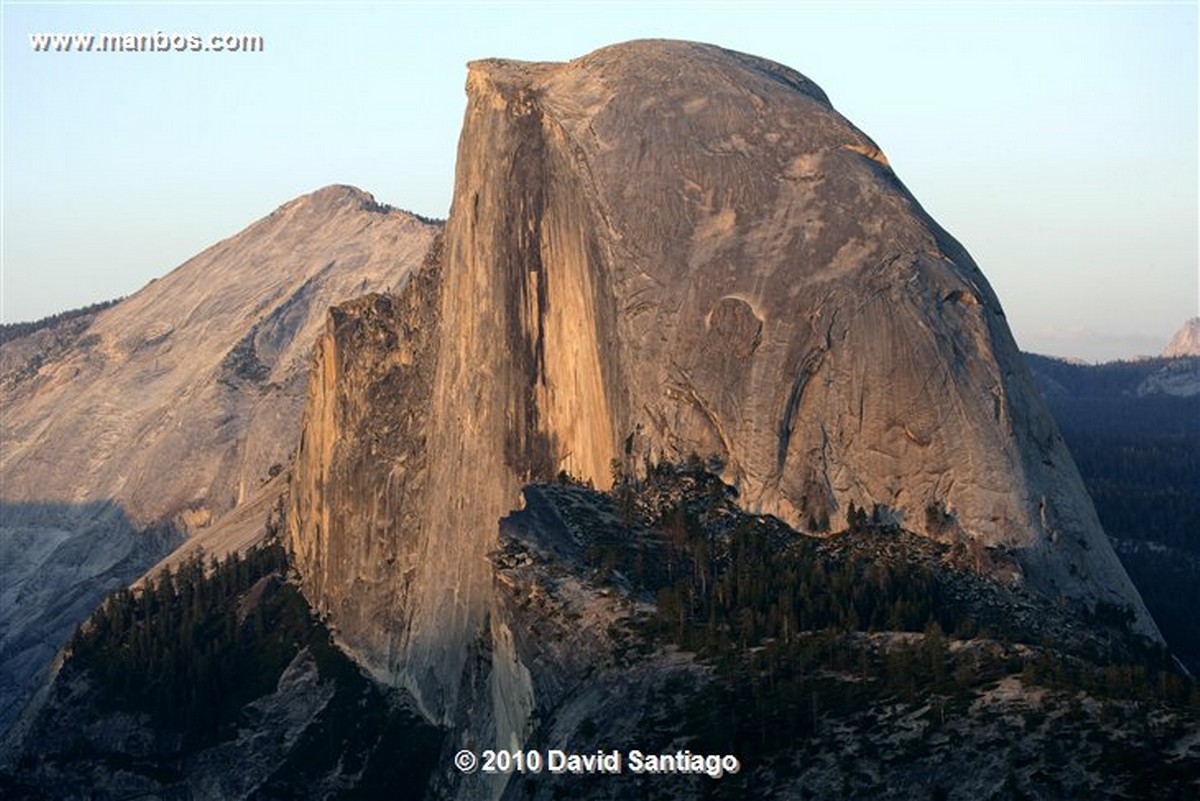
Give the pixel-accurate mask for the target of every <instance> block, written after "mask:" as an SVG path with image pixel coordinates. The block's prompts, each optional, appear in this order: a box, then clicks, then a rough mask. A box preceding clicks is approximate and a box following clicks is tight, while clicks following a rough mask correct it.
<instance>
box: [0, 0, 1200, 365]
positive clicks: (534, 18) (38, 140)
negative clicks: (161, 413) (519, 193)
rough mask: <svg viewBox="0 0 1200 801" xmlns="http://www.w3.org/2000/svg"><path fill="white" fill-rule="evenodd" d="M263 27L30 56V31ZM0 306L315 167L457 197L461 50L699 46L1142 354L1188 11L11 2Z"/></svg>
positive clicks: (1171, 225)
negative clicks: (257, 42)
mask: <svg viewBox="0 0 1200 801" xmlns="http://www.w3.org/2000/svg"><path fill="white" fill-rule="evenodd" d="M158 31H162V32H165V33H172V34H173V33H182V34H192V33H195V34H200V35H203V36H208V35H210V34H224V33H256V34H260V35H261V36H262V37H263V39H264V43H265V49H264V51H263V52H261V53H238V54H229V53H190V52H184V53H177V52H168V53H122V54H100V53H37V52H34V51H33V48H32V47H31V44H30V39H29V36H30V34H31V33H127V32H129V33H151V34H153V33H156V32H158ZM2 37H3V38H2V42H3V76H2V97H3V100H2V103H3V131H2V135H3V144H2V151H3V213H2V222H3V247H2V257H3V264H2V278H3V282H2V289H0V292H2V296H0V315H2V318H3V320H4V321H6V322H12V321H18V320H26V319H32V318H37V317H41V316H44V315H47V314H51V313H54V312H57V311H62V310H65V309H69V308H74V307H77V306H81V305H84V304H87V303H92V302H95V301H99V300H104V299H107V298H111V297H114V296H117V295H125V294H129V293H131V292H134V291H136V290H137V289H138V288H139V287H141V286H142V285H144V284H145V283H146V282H147V281H149V280H150V279H152V278H154V277H157V276H160V275H163V274H165V273H166V272H168V271H169V270H171V269H172V268H174V267H175V266H177V265H179V264H180V263H182V262H183V261H185V260H186V259H187V258H189V257H190V256H192V255H194V254H195V253H197V252H199V251H200V250H202V249H203V248H205V247H207V246H208V245H210V244H213V243H214V242H216V241H218V240H220V239H223V238H225V237H228V236H230V235H232V234H235V233H236V232H238V231H239V230H241V229H242V228H244V227H245V226H247V225H249V224H250V223H252V222H253V221H254V220H256V219H258V218H259V217H261V216H263V215H265V214H267V213H269V212H270V211H271V210H272V209H274V208H275V207H276V206H278V205H279V204H281V203H283V202H285V201H287V200H289V199H291V198H293V197H295V196H297V195H300V194H303V193H305V192H309V191H311V190H313V189H316V188H318V187H321V186H324V185H326V184H330V183H349V184H354V185H356V186H359V187H361V188H363V189H366V190H368V191H370V192H372V193H373V194H374V195H375V196H376V198H377V199H379V200H380V201H382V202H386V203H390V204H392V205H395V206H399V207H401V208H407V209H410V210H413V211H417V212H420V213H422V214H425V215H429V216H437V217H444V216H446V214H447V212H448V210H449V209H448V207H449V203H450V193H451V189H452V186H453V174H454V173H453V171H454V153H455V146H456V141H457V137H458V128H459V124H460V122H461V117H462V112H463V108H464V95H463V83H464V79H465V77H466V72H465V69H464V64H465V63H466V62H467V61H468V60H471V59H475V58H483V57H488V56H502V57H510V58H521V59H531V60H564V59H569V58H573V57H576V56H579V55H583V54H584V53H587V52H589V51H591V50H593V49H595V48H597V47H600V46H603V45H606V44H611V43H614V42H619V41H624V40H628V39H635V38H643V37H669V38H680V39H695V40H700V41H707V42H712V43H714V44H719V45H722V46H725V47H729V48H733V49H736V50H743V51H747V52H751V53H755V54H758V55H762V56H766V57H768V58H771V59H774V60H776V61H779V62H782V63H784V64H787V65H788V66H791V67H793V68H795V69H797V70H799V71H800V72H802V73H804V74H806V75H807V76H808V77H809V78H811V79H812V80H814V81H816V82H817V83H818V84H819V85H820V86H821V87H822V88H823V89H824V90H825V91H826V93H827V94H828V95H829V96H830V98H831V100H832V101H833V104H834V106H835V107H836V108H837V109H838V110H839V111H841V112H842V113H843V114H845V115H846V116H847V117H848V118H849V119H850V120H851V121H852V122H853V123H855V124H856V125H857V126H858V127H859V128H861V129H862V130H863V131H865V132H866V133H867V134H868V135H870V136H871V137H872V138H873V139H874V140H875V141H876V142H878V143H879V145H880V146H881V147H882V148H883V150H884V152H885V153H886V154H887V157H888V159H889V160H890V162H891V164H892V166H893V168H894V169H895V170H896V172H897V174H898V175H899V176H900V178H901V179H902V180H903V181H904V182H905V183H906V184H907V185H908V187H909V188H910V189H911V190H912V191H913V193H914V194H915V195H916V197H917V198H918V199H919V200H920V201H921V203H922V204H923V205H924V206H925V208H926V209H927V210H928V211H929V212H930V213H931V214H933V216H934V217H935V218H936V219H937V220H938V221H939V222H941V223H942V225H943V226H945V227H946V228H947V229H948V230H949V231H950V232H951V233H952V234H953V235H955V236H956V237H957V238H958V239H959V240H960V241H962V242H963V244H964V245H965V246H966V247H967V249H968V250H969V251H970V252H971V254H972V255H973V256H974V257H975V260H976V261H977V262H978V263H979V265H980V266H981V267H982V268H983V270H984V272H985V274H986V275H987V276H988V278H989V279H990V280H991V282H992V284H993V286H994V287H995V288H996V290H997V292H998V293H999V295H1000V299H1001V301H1002V303H1003V304H1004V307H1005V311H1006V312H1007V314H1008V319H1009V321H1010V323H1011V325H1012V326H1013V330H1014V333H1015V334H1016V337H1017V341H1018V343H1019V344H1020V345H1021V347H1022V348H1024V349H1026V350H1033V351H1037V352H1043V353H1053V354H1057V355H1063V356H1080V357H1083V358H1087V359H1092V360H1096V359H1109V358H1116V357H1131V356H1134V355H1136V354H1142V353H1156V352H1157V351H1158V350H1159V349H1160V348H1161V347H1162V346H1163V345H1164V344H1165V343H1166V341H1167V339H1168V338H1169V337H1170V335H1171V334H1172V332H1173V331H1174V330H1175V329H1177V328H1178V327H1179V326H1180V325H1181V324H1182V323H1183V321H1184V320H1185V319H1186V318H1187V317H1190V316H1193V315H1196V314H1197V313H1198V310H1197V307H1198V304H1200V287H1198V276H1197V77H1196V76H1197V9H1196V4H1195V3H1194V2H1184V3H1154V4H1151V3H1050V2H1045V3H1018V2H1009V3H971V2H957V3H945V2H942V3H913V2H892V3H887V2H874V3H847V2H842V3H803V2H792V3H787V2H776V3H762V4H753V3H703V2H687V3H611V2H610V3H600V2H596V3H571V2H558V3H532V2H530V3H509V2H505V3H501V2H497V3H450V2H446V3H391V4H388V3H357V4H356V3H336V4H333V3H305V2H289V3H190V4H189V3H172V4H164V3H158V4H151V3H125V4H118V3H104V4H83V3H67V4H64V3H56V4H51V3H17V2H8V1H7V0H5V1H4V4H3V31H2Z"/></svg>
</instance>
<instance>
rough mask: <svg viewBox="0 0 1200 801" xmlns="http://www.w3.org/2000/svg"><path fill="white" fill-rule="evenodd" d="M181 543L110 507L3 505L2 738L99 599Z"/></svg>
mask: <svg viewBox="0 0 1200 801" xmlns="http://www.w3.org/2000/svg"><path fill="white" fill-rule="evenodd" d="M182 539H183V537H182V534H181V533H180V532H178V531H177V530H176V529H175V528H174V526H172V525H170V524H157V525H153V526H150V527H148V528H139V527H137V526H135V525H134V524H133V522H132V521H131V520H130V519H129V517H128V516H127V515H126V513H125V511H124V509H123V508H122V507H121V505H120V504H118V503H115V502H113V501H94V502H88V503H57V502H17V503H14V502H3V503H0V732H6V731H7V730H8V729H9V727H10V726H11V725H12V724H13V723H14V721H16V719H17V717H18V716H19V715H20V713H21V710H22V709H23V708H24V707H25V705H26V704H27V703H28V702H29V699H30V697H31V696H32V695H33V693H34V692H35V691H36V690H37V688H38V687H39V686H41V685H43V684H44V683H45V678H46V676H47V672H48V670H49V668H50V665H51V663H52V661H53V660H54V657H55V654H57V653H58V650H59V649H60V648H61V647H62V645H63V644H64V643H65V642H66V641H67V639H68V638H69V637H70V635H71V632H72V631H73V630H74V629H75V627H76V626H77V625H78V624H79V623H80V622H81V621H83V620H84V619H85V618H86V617H87V616H88V615H89V614H91V612H92V610H94V609H95V608H96V605H97V604H99V602H100V601H101V599H103V598H104V596H105V595H107V594H108V593H110V592H112V591H113V590H115V589H117V588H119V587H124V586H127V585H128V584H129V582H131V581H132V580H134V579H135V578H137V577H138V576H139V575H141V574H142V573H143V572H144V571H145V570H146V569H148V568H149V567H150V566H152V565H153V564H154V563H155V562H157V561H158V560H159V559H161V558H162V557H163V556H165V555H166V554H168V553H170V552H171V551H172V550H174V548H175V547H177V546H178V545H179V543H180V542H181V541H182Z"/></svg>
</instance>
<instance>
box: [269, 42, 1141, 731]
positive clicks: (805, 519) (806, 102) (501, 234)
mask: <svg viewBox="0 0 1200 801" xmlns="http://www.w3.org/2000/svg"><path fill="white" fill-rule="evenodd" d="M466 90H467V110H466V114H465V118H464V122H463V130H462V135H461V139H460V143H459V152H458V166H457V177H456V183H455V191H454V200H453V206H452V210H451V216H450V220H449V222H448V223H447V227H446V231H445V239H444V242H443V244H442V246H441V248H440V251H438V252H436V253H435V254H434V255H433V257H432V258H431V259H430V260H429V262H428V264H427V266H426V270H425V272H424V273H423V275H424V278H423V279H422V280H421V281H420V282H413V283H411V284H410V285H409V287H408V288H407V289H406V291H405V293H404V294H402V295H400V296H378V297H374V298H368V299H365V300H360V301H356V302H354V303H352V304H349V305H345V306H342V307H339V308H338V309H336V310H334V311H333V312H332V313H331V315H330V318H329V321H328V323H327V328H326V333H325V335H324V337H323V339H322V340H321V343H320V345H319V347H318V350H317V355H316V361H315V368H314V370H313V372H312V377H311V388H310V400H309V405H308V407H307V410H306V412H305V421H304V434H303V441H302V443H301V447H300V454H299V457H298V460H297V467H296V476H295V481H294V485H293V486H294V492H293V495H292V504H291V511H290V514H289V523H288V541H289V546H290V548H291V550H292V551H293V552H294V554H295V557H296V565H297V567H298V569H299V571H300V573H301V575H302V577H303V581H304V591H305V593H306V595H307V597H308V598H309V600H310V602H311V603H312V604H313V605H314V606H315V607H316V608H318V609H319V610H320V611H321V612H322V613H323V614H324V615H325V616H326V618H327V620H328V622H329V624H330V626H331V628H332V629H333V631H334V633H335V636H336V638H337V640H338V642H339V643H340V644H341V645H342V646H343V647H345V648H346V649H347V650H348V651H350V652H351V653H352V654H354V655H355V656H356V658H357V659H358V660H359V661H360V662H361V663H362V664H363V665H364V666H365V667H367V668H368V669H369V670H370V671H371V672H372V674H373V675H375V676H376V677H377V678H380V679H382V680H385V681H387V682H388V683H391V684H396V685H400V686H403V687H405V688H407V689H408V690H410V691H411V692H412V694H413V696H414V697H415V699H416V701H417V704H418V705H419V707H420V708H421V709H422V711H423V712H424V713H425V715H426V716H427V717H428V718H429V719H430V720H432V721H435V722H438V723H442V724H445V725H453V724H454V723H455V720H456V718H457V716H458V713H459V705H460V701H461V698H460V696H461V694H462V691H463V688H464V686H468V685H470V681H469V680H468V679H467V678H466V672H469V671H468V668H469V664H468V658H469V654H470V653H472V649H473V648H475V647H476V646H477V644H478V643H480V642H486V643H490V645H489V646H488V648H490V649H492V650H490V651H489V653H491V658H492V667H493V671H494V672H493V674H492V675H493V678H492V679H491V684H490V685H489V686H490V687H491V690H490V693H491V701H490V703H491V709H492V712H491V714H492V718H491V719H492V720H494V722H495V741H496V743H497V744H501V745H504V746H509V745H511V744H513V743H520V742H522V738H523V737H524V732H525V731H526V724H527V722H528V716H529V714H530V712H531V709H533V708H534V706H535V705H536V699H535V698H534V694H535V688H534V684H535V682H534V681H533V679H531V676H530V673H529V667H528V665H526V664H524V663H523V662H522V659H521V657H520V655H519V654H518V653H517V651H516V650H514V646H513V645H512V642H513V633H512V632H511V631H509V630H508V629H507V627H506V624H505V618H504V617H503V616H501V615H496V614H489V612H490V611H491V610H493V609H494V606H493V605H494V603H495V589H494V585H493V572H494V571H493V567H492V565H491V563H489V561H488V559H487V555H488V554H489V552H491V551H492V550H493V549H494V548H495V546H496V543H497V525H498V521H499V520H500V519H501V518H502V517H504V516H505V515H507V514H508V513H509V512H510V511H511V510H513V509H516V508H519V507H520V505H521V501H520V489H521V487H522V486H523V485H525V484H526V483H528V482H529V481H530V480H534V479H545V478H548V477H551V476H554V475H556V474H558V473H559V472H560V471H565V472H566V473H568V474H570V475H572V476H575V477H577V478H579V479H581V480H584V481H590V482H592V483H593V484H594V485H596V486H597V487H600V488H605V487H608V486H610V484H611V481H612V477H613V473H614V465H615V466H616V468H617V470H618V471H620V472H624V473H626V474H629V473H634V472H637V471H638V470H640V469H641V465H643V464H646V463H649V462H650V461H653V460H657V459H660V458H662V459H668V460H681V459H683V458H685V457H686V456H687V455H688V454H691V453H693V452H694V453H697V454H699V455H701V456H703V457H705V458H710V457H711V461H712V463H714V464H719V465H720V466H721V473H722V477H723V478H724V479H725V480H726V481H728V482H729V483H730V484H732V485H734V486H735V487H736V488H737V490H738V492H739V497H740V502H741V503H742V505H743V506H744V507H745V508H747V509H749V510H751V511H754V512H761V513H770V514H773V515H776V516H778V517H779V518H781V519H782V520H784V521H786V522H787V523H789V524H792V525H795V526H797V527H799V528H802V529H808V530H810V531H814V530H815V531H820V530H822V529H826V528H829V527H830V526H829V523H828V521H831V520H833V521H840V520H841V519H843V518H844V517H845V514H846V511H847V509H848V508H849V507H850V505H851V504H853V505H854V506H856V507H860V508H862V507H865V508H867V509H876V510H877V515H876V516H877V518H879V519H884V520H887V521H891V522H892V523H898V524H902V525H903V526H904V527H905V528H906V529H910V530H913V531H916V532H918V533H920V534H923V535H925V536H927V537H932V538H935V539H939V540H942V541H946V542H963V543H968V544H971V545H972V546H973V547H978V548H979V549H983V550H987V551H988V552H990V553H991V554H993V557H994V558H993V560H992V561H993V563H995V564H998V565H1001V566H1002V569H1003V571H1004V572H1005V575H1008V576H1011V577H1012V580H1014V581H1017V582H1020V583H1023V584H1024V585H1025V586H1027V587H1028V588H1030V589H1031V590H1033V591H1035V592H1037V593H1040V594H1041V595H1042V596H1043V597H1049V598H1051V599H1053V600H1055V601H1059V600H1065V601H1073V602H1077V603H1078V604H1079V605H1080V607H1089V608H1090V607H1095V606H1096V605H1097V603H1098V602H1100V601H1104V602H1106V603H1108V604H1113V605H1116V606H1119V607H1126V608H1128V609H1129V610H1130V613H1131V615H1132V619H1133V621H1134V626H1135V628H1136V629H1137V630H1138V631H1140V632H1141V633H1142V634H1144V635H1147V636H1149V637H1150V638H1152V639H1156V640H1157V639H1158V632H1157V629H1156V628H1155V625H1154V623H1153V621H1152V620H1151V618H1150V616H1149V615H1148V614H1147V612H1146V611H1145V608H1144V606H1143V605H1142V602H1141V599H1140V598H1139V596H1138V593H1137V591H1136V589H1135V588H1134V587H1133V586H1132V584H1131V583H1130V581H1129V579H1128V577H1127V576H1126V574H1125V572H1124V570H1123V569H1122V567H1121V565H1120V563H1119V562H1118V561H1117V559H1116V557H1115V555H1114V554H1113V551H1112V548H1111V546H1110V545H1109V543H1108V541H1107V539H1106V538H1105V536H1104V533H1103V531H1102V530H1101V528H1100V525H1099V523H1098V521H1097V518H1096V515H1095V512H1094V510H1093V507H1092V504H1091V501H1090V500H1089V499H1088V496H1087V494H1086V492H1085V490H1084V488H1083V485H1082V483H1081V481H1080V479H1079V475H1078V473H1077V471H1076V469H1075V466H1074V463H1073V462H1072V459H1071V456H1070V454H1069V453H1068V451H1067V449H1066V448H1065V446H1064V444H1063V442H1062V439H1061V437H1060V436H1059V434H1058V431H1057V429H1056V427H1055V425H1054V422H1053V421H1052V419H1051V418H1050V416H1049V414H1048V413H1047V412H1046V410H1045V407H1044V405H1043V403H1042V401H1041V398H1040V396H1039V394H1038V392H1037V390H1036V388H1035V387H1034V385H1033V382H1032V379H1031V378H1030V375H1029V372H1028V370H1027V369H1026V367H1025V366H1024V364H1023V362H1022V360H1021V357H1020V354H1019V353H1018V351H1017V348H1016V346H1015V344H1014V342H1013V339H1012V336H1011V334H1010V332H1009V330H1008V327H1007V324H1006V322H1005V319H1004V314H1003V311H1002V309H1001V306H1000V303H999V301H998V300H997V298H996V296H995V293H994V292H993V291H992V289H991V288H990V286H989V285H988V283H987V281H986V279H985V278H984V276H983V274H982V273H981V272H980V270H979V268H978V267H977V266H976V265H975V263H974V262H973V261H972V260H971V258H970V256H969V255H968V254H967V253H966V251H965V250H964V249H963V248H962V247H961V246H960V245H959V244H958V243H957V242H956V241H955V240H954V239H953V238H951V237H950V236H949V235H948V234H947V233H946V232H945V231H943V230H942V229H941V228H940V227H939V226H938V225H937V224H936V223H935V222H934V221H933V220H932V219H930V218H929V216H928V215H927V214H926V213H925V212H924V211H923V210H922V209H921V207H920V205H919V204H918V203H917V202H916V200H915V199H914V198H913V197H912V196H911V195H910V194H909V193H908V191H907V190H906V189H905V188H904V186H903V184H901V183H900V181H899V179H898V178H897V177H896V175H895V174H894V173H893V171H892V170H891V168H890V167H889V166H888V162H887V159H886V158H885V157H884V156H883V154H882V152H881V151H880V149H879V147H878V146H876V144H875V143H874V142H872V141H871V140H870V139H869V138H868V137H867V136H866V135H865V134H863V133H862V132H861V131H859V130H858V129H856V128H855V127H854V126H853V125H851V124H850V123H849V122H848V121H847V120H845V118H843V117H842V116H841V115H840V114H838V113H837V112H836V111H835V110H834V109H833V107H832V106H831V104H830V102H829V100H828V99H827V98H826V96H825V95H824V93H823V92H822V91H821V90H820V89H819V88H818V87H817V86H816V85H814V84H813V83H812V82H811V81H809V80H807V79H806V78H805V77H804V76H802V75H800V74H799V73H797V72H795V71H793V70H791V69H789V68H786V67H783V66H780V65H778V64H774V63H771V62H769V61H766V60H763V59H759V58H756V57H753V56H749V55H744V54H740V53H734V52H731V51H727V50H723V49H720V48H717V47H713V46H708V45H699V44H691V43H685V42H669V41H640V42H632V43H628V44H623V45H617V46H613V47H609V48H605V49H602V50H599V51H597V52H595V53H592V54H590V55H588V56H585V57H583V58H580V59H577V60H575V61H571V62H568V63H561V64H558V63H555V64H535V63H522V62H515V61H503V60H494V59H493V60H485V61H478V62H473V63H472V64H471V65H470V66H469V71H468V78H467V86H466ZM833 527H834V528H837V527H838V526H837V525H836V523H835V524H834V526H833ZM472 703H474V702H472Z"/></svg>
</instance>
